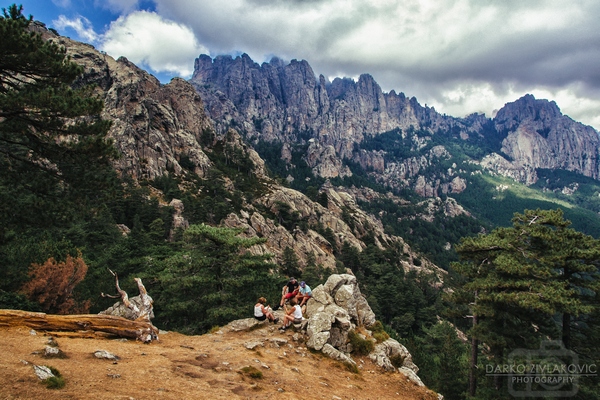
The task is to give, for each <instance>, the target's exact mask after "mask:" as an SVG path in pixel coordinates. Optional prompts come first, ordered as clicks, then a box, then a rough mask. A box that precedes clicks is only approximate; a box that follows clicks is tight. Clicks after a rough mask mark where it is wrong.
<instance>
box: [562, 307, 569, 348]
mask: <svg viewBox="0 0 600 400" xmlns="http://www.w3.org/2000/svg"><path fill="white" fill-rule="evenodd" d="M562 342H563V345H564V346H565V348H567V349H570V348H571V314H569V313H564V314H563V317H562Z"/></svg>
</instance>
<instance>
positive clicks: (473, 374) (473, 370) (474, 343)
mask: <svg viewBox="0 0 600 400" xmlns="http://www.w3.org/2000/svg"><path fill="white" fill-rule="evenodd" d="M475 325H477V316H476V315H474V316H473V326H475ZM478 346H479V341H478V340H477V338H475V337H473V338H472V339H471V365H470V368H469V396H471V397H475V392H476V391H477V347H478Z"/></svg>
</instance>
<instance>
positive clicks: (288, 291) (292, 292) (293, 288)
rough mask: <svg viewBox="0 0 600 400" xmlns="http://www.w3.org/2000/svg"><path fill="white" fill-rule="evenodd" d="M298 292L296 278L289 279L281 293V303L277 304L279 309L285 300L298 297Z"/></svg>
mask: <svg viewBox="0 0 600 400" xmlns="http://www.w3.org/2000/svg"><path fill="white" fill-rule="evenodd" d="M298 290H299V285H298V281H296V278H294V277H291V278H290V280H289V281H288V283H287V284H286V285H285V286H284V287H283V290H282V291H281V301H280V302H279V307H283V305H284V304H285V301H286V300H289V299H291V298H293V297H296V296H297V295H298Z"/></svg>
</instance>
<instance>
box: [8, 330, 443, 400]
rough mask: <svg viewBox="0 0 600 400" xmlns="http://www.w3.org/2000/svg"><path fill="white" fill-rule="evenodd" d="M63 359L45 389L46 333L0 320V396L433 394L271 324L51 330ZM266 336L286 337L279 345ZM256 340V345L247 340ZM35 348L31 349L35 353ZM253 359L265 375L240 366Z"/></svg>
mask: <svg viewBox="0 0 600 400" xmlns="http://www.w3.org/2000/svg"><path fill="white" fill-rule="evenodd" d="M48 335H52V336H54V337H55V338H56V341H57V343H58V346H59V348H60V349H61V350H63V351H64V352H65V353H67V354H68V355H69V358H68V359H53V360H52V365H53V367H54V368H56V369H57V370H60V372H61V375H62V377H63V378H64V380H65V382H66V385H65V386H64V387H63V388H61V389H54V390H49V389H47V388H46V387H45V386H44V385H41V384H40V381H39V379H38V378H37V377H36V376H35V374H34V372H33V367H32V364H36V365H45V364H46V363H47V360H45V359H44V358H43V357H42V355H41V354H40V353H39V349H40V348H43V347H44V346H45V344H46V343H47V341H48V336H44V333H43V332H38V333H37V335H35V336H34V335H31V334H30V329H29V328H1V327H0V354H2V357H0V399H2V400H4V399H43V400H58V399H60V400H62V399H98V400H102V399H111V400H113V399H124V400H125V399H130V398H133V399H135V400H141V399H177V400H180V399H181V400H185V399H227V400H233V399H280V398H285V399H286V400H287V399H305V398H306V393H310V394H311V395H310V397H311V398H312V399H332V398H334V396H337V397H339V398H342V399H422V400H430V399H431V400H434V399H437V396H436V395H435V394H434V393H433V392H431V391H429V390H427V389H426V388H421V387H418V386H416V385H415V384H413V383H411V382H410V381H408V380H407V378H406V377H404V375H402V374H400V373H384V372H382V371H381V370H380V369H379V368H378V367H376V366H375V365H373V364H372V363H371V361H369V360H368V359H366V358H365V359H362V360H361V359H360V358H358V357H354V356H353V357H354V358H355V360H356V361H357V364H358V366H359V368H358V373H355V372H351V371H348V369H347V368H346V367H345V366H344V365H342V364H341V363H339V362H336V361H333V360H331V359H329V358H327V357H324V356H323V355H322V354H321V353H312V352H311V351H309V350H308V349H307V348H306V346H305V345H304V344H303V343H300V342H296V341H294V340H293V339H292V336H293V335H294V333H293V332H286V333H283V334H282V333H279V331H278V330H277V329H276V328H275V327H274V326H273V325H264V326H263V327H262V328H261V329H258V330H255V331H252V332H238V333H236V332H224V331H219V332H216V333H213V334H207V335H202V336H185V335H182V334H178V333H174V332H169V333H166V334H161V336H160V341H159V342H154V343H152V344H142V343H140V342H135V341H131V340H122V339H117V340H114V339H112V338H108V337H106V336H98V335H93V334H90V335H89V338H84V337H81V335H79V337H68V336H69V335H72V334H68V333H62V334H58V333H56V332H53V333H49V334H48ZM271 338H284V339H287V340H288V343H287V344H284V345H281V346H277V345H276V344H274V343H273V342H271V341H269V339H271ZM256 340H261V341H263V342H264V347H260V351H252V350H248V349H246V348H245V346H244V343H247V342H250V341H256ZM100 349H102V350H107V351H109V352H111V353H113V354H115V355H118V356H120V360H119V361H117V362H113V361H109V360H100V359H97V358H95V357H94V356H93V353H94V352H95V351H96V350H100ZM32 353H33V354H32ZM249 365H250V366H252V367H253V368H254V369H255V370H256V371H257V372H259V373H261V374H262V379H258V378H253V377H250V376H249V375H247V374H245V373H240V371H242V369H243V368H244V367H248V366H249Z"/></svg>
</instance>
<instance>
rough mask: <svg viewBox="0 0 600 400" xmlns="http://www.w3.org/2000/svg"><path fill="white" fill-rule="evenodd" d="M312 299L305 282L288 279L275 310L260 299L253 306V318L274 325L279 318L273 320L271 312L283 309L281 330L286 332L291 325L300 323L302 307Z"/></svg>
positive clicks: (263, 299) (264, 300)
mask: <svg viewBox="0 0 600 400" xmlns="http://www.w3.org/2000/svg"><path fill="white" fill-rule="evenodd" d="M311 297H312V291H311V289H310V286H308V285H307V284H306V282H304V281H302V282H300V283H298V281H297V280H296V278H293V277H292V278H290V279H289V281H288V283H287V284H286V285H285V286H284V287H283V289H282V291H281V301H280V302H279V305H278V306H276V307H275V309H271V307H269V306H268V305H267V304H266V303H267V299H265V298H264V297H261V298H259V299H258V301H257V302H256V304H255V305H254V318H256V319H257V320H259V321H264V320H266V319H268V320H269V321H271V322H273V323H274V324H276V323H277V322H279V318H275V316H274V315H273V311H275V310H277V309H279V308H283V309H284V310H285V316H284V317H283V325H282V326H281V329H282V330H286V329H287V328H289V327H290V326H291V325H292V324H299V323H300V322H302V306H303V305H305V304H306V302H307V301H308V300H309V299H310V298H311ZM286 302H289V304H290V307H288V306H287V304H286Z"/></svg>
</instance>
